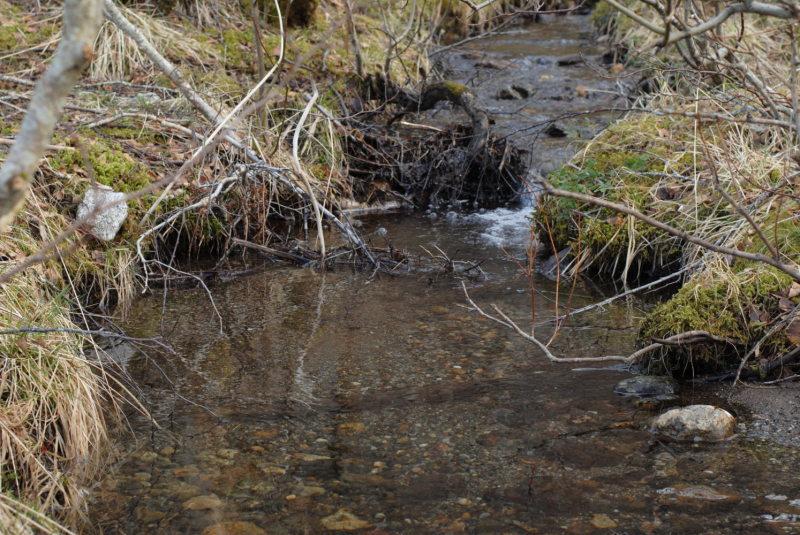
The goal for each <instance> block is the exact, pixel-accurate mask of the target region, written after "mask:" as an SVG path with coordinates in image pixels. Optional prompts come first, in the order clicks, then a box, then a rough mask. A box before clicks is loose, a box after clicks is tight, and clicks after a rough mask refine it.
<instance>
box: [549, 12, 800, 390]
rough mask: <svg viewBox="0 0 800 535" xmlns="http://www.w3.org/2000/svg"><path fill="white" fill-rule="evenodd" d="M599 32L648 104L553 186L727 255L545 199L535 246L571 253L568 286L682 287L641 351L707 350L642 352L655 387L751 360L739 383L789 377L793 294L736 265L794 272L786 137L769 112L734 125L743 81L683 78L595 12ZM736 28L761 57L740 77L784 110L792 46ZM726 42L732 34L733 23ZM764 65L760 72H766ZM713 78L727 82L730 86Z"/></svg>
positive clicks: (792, 284)
mask: <svg viewBox="0 0 800 535" xmlns="http://www.w3.org/2000/svg"><path fill="white" fill-rule="evenodd" d="M636 6H638V7H637V9H638V10H639V11H637V12H639V13H641V14H642V15H648V13H647V11H646V10H645V9H644V7H643V6H641V5H640V4H638V3H637V4H636ZM594 19H595V22H596V24H598V25H599V27H600V28H602V29H603V30H604V31H606V32H610V33H609V35H610V36H611V38H612V40H614V41H617V42H619V43H621V44H622V45H623V46H625V47H626V48H627V49H628V50H629V53H628V55H627V57H626V58H625V60H626V63H627V64H628V66H629V67H630V68H631V69H633V71H634V72H635V73H636V74H635V75H630V76H627V75H626V76H625V79H626V80H627V83H630V84H635V85H637V86H638V87H639V88H640V89H642V90H643V91H644V94H643V95H642V96H641V97H640V98H639V99H638V101H637V102H636V103H635V105H634V106H633V108H634V109H633V110H632V111H631V112H630V113H629V114H628V115H627V116H626V118H625V119H623V120H620V121H617V122H616V123H615V124H613V125H612V126H611V127H610V128H609V129H608V130H606V131H605V132H603V133H602V134H600V135H599V136H597V137H595V138H594V139H592V140H591V141H590V142H588V143H586V144H585V146H584V147H583V149H582V150H581V151H580V152H579V153H578V154H577V155H576V156H575V158H573V159H572V161H571V162H570V163H569V164H568V165H566V166H564V167H562V168H561V169H559V170H557V171H556V172H554V173H553V174H552V175H551V177H550V183H551V184H552V185H553V186H554V187H555V188H560V189H563V190H568V191H572V192H577V193H584V194H586V195H588V196H590V197H594V198H597V199H601V200H603V201H609V202H613V203H616V204H619V205H622V206H624V207H626V208H627V209H633V210H635V211H638V212H639V213H640V214H643V215H644V216H647V217H650V218H653V219H655V220H657V221H658V222H660V223H662V224H666V225H669V226H670V227H672V228H674V229H676V232H677V233H680V232H683V233H687V234H691V235H693V236H695V237H697V238H699V239H702V240H705V241H706V242H711V243H712V244H714V246H715V247H717V248H726V247H727V248H728V250H733V252H734V253H736V254H734V255H731V254H730V253H727V252H725V251H720V252H714V251H711V250H708V249H707V248H704V247H701V246H699V245H695V244H693V243H690V242H689V241H687V240H685V239H683V238H681V237H676V235H675V234H670V233H669V232H667V231H665V230H662V229H657V228H655V227H653V226H650V225H648V224H646V223H645V222H644V221H642V220H640V219H637V218H636V217H634V216H632V215H626V214H624V213H620V212H618V211H616V210H613V209H610V208H602V207H598V206H596V205H595V204H594V203H592V202H588V201H585V202H584V201H576V200H574V199H565V198H558V197H547V198H546V199H545V201H544V203H543V209H542V211H541V212H539V213H538V214H537V215H536V219H537V223H538V229H539V230H540V232H541V233H542V235H543V236H544V238H543V239H542V241H543V243H545V244H548V243H549V241H550V240H549V237H548V234H549V235H551V236H552V239H553V242H554V244H555V248H556V250H561V249H563V248H565V247H568V246H571V247H572V251H573V252H575V253H577V252H578V251H580V253H579V254H573V257H572V259H571V260H570V261H569V266H568V271H569V273H571V274H576V273H587V274H589V273H593V274H600V275H602V276H606V277H608V276H611V277H614V278H615V279H618V280H621V281H625V282H627V283H628V284H630V285H631V286H632V287H635V286H637V285H638V282H639V281H648V280H656V279H659V278H661V277H664V276H666V275H669V274H677V275H680V277H679V278H673V279H665V281H664V284H674V282H675V281H680V282H679V284H680V286H679V289H678V290H677V291H676V292H675V293H674V295H672V297H670V298H669V299H668V300H666V301H664V302H663V303H661V304H660V305H659V306H657V307H656V308H655V309H654V310H653V311H652V312H650V313H649V314H648V315H647V316H646V317H645V318H644V320H643V321H642V323H641V324H640V326H639V342H640V344H642V345H643V346H646V345H648V344H650V343H652V342H655V341H658V340H664V339H667V338H669V337H672V336H676V335H681V334H682V333H687V332H703V333H708V335H709V336H705V335H702V336H699V337H696V339H694V340H691V341H689V342H688V343H686V344H682V343H677V344H671V345H663V346H662V347H660V348H659V349H656V350H655V351H651V352H649V353H648V354H646V355H645V356H644V357H642V358H641V359H640V360H641V363H642V364H643V365H644V367H645V368H646V369H647V370H649V371H650V372H651V373H670V374H672V375H676V376H678V377H684V378H692V377H698V376H703V375H709V374H710V375H719V374H723V373H725V372H728V371H730V370H731V369H733V371H734V372H735V371H736V369H737V368H738V366H739V364H740V362H742V359H743V357H745V355H747V356H748V359H749V362H748V363H747V366H745V367H744V370H743V372H742V377H743V378H744V377H749V378H753V377H755V378H758V377H762V378H763V377H769V378H772V379H774V378H777V377H779V376H784V377H785V376H788V375H791V374H792V373H793V372H792V371H791V370H792V368H791V366H790V365H789V364H790V362H793V360H792V359H793V356H794V349H795V348H796V347H797V344H798V342H800V338H798V337H797V335H796V334H795V330H796V329H797V328H798V327H797V326H798V323H796V322H795V321H794V310H795V307H796V306H797V304H798V296H800V291H799V290H798V289H800V284H798V282H797V281H796V280H793V279H792V277H791V276H790V275H788V274H787V273H785V272H782V271H780V270H779V269H776V268H775V267H773V266H769V265H767V264H765V263H763V262H757V261H754V260H752V259H747V258H737V255H738V253H739V252H741V253H743V254H745V255H746V254H750V255H751V257H752V255H753V254H761V255H766V256H773V257H775V255H780V259H781V261H782V262H784V263H785V264H786V265H787V266H788V269H789V270H791V269H794V270H796V269H797V267H796V266H797V264H796V263H795V261H796V255H797V253H798V251H800V234H798V233H797V230H796V227H797V224H796V218H795V211H796V209H797V202H796V197H795V195H796V192H797V190H796V185H795V182H796V177H797V171H796V169H797V163H796V161H795V154H796V153H795V145H794V134H793V133H792V129H791V125H790V127H788V128H787V127H786V124H784V123H781V122H780V121H772V123H771V122H770V120H762V119H759V117H761V116H762V115H761V114H763V113H769V112H768V111H765V108H763V107H759V106H760V105H759V104H758V101H757V99H756V100H755V101H754V102H753V104H752V105H753V106H754V107H753V109H752V110H750V111H748V114H749V115H746V116H743V115H741V113H742V108H741V107H742V106H743V104H742V102H744V101H747V102H750V100H751V98H752V91H754V88H753V87H752V86H747V85H746V84H744V85H742V84H741V83H739V80H740V79H739V78H738V76H739V72H740V71H739V70H735V71H734V70H730V69H729V70H725V68H723V67H721V66H720V67H713V69H717V68H718V69H720V70H719V73H718V74H715V75H712V74H708V75H707V76H705V77H703V76H704V75H702V74H700V75H699V74H698V73H697V71H695V70H693V69H692V68H691V67H687V64H686V61H689V60H686V58H685V57H682V56H681V55H680V54H679V53H678V50H677V49H676V47H675V46H672V47H668V48H666V49H656V48H655V38H654V37H653V34H651V33H650V32H649V30H647V29H645V28H643V27H641V26H639V25H637V24H636V23H634V22H632V21H631V19H629V18H627V17H626V16H625V15H622V14H620V13H618V12H615V11H614V10H612V9H611V8H609V7H608V6H606V5H604V4H601V6H600V7H599V8H598V9H597V10H596V11H595V14H594ZM745 24H746V28H745V30H744V35H748V36H753V37H752V38H751V41H750V42H748V41H747V38H745V41H744V43H743V44H742V47H744V49H746V50H751V49H752V48H753V47H758V50H759V52H758V53H755V52H753V53H749V54H748V53H745V54H744V55H743V56H742V59H741V60H736V61H740V63H736V69H742V70H744V69H749V70H750V71H753V72H755V71H758V72H764V76H765V83H768V84H773V85H774V87H776V88H777V89H775V91H776V95H777V94H780V95H783V96H782V97H780V98H789V99H790V98H791V94H792V92H791V90H790V88H789V87H788V86H787V85H786V84H784V83H783V82H782V81H781V80H783V78H781V76H782V75H784V74H786V72H787V69H789V67H790V65H791V45H790V40H788V39H785V38H784V36H783V34H782V33H780V32H778V31H776V30H774V29H773V28H772V27H770V26H769V23H766V22H764V21H762V20H757V19H752V20H750V19H747V20H746V21H745ZM721 31H722V32H723V33H724V32H733V23H732V22H729V23H726V26H724V30H721ZM737 54H739V52H737ZM709 61H711V60H709ZM719 61H720V62H721V63H720V65H721V64H726V65H727V63H725V61H723V60H719ZM732 61H733V60H732ZM741 62H744V64H746V65H745V66H742V65H743V64H742V63H741ZM766 62H768V63H769V65H770V66H771V68H770V69H769V70H764V69H763V68H762V67H763V65H765V64H766ZM715 65H716V64H715ZM708 68H709V69H712V67H708ZM713 69H712V70H713ZM709 72H710V71H709ZM748 72H749V71H748ZM698 76H699V77H700V78H698ZM715 76H723V77H724V76H727V77H728V78H727V82H726V83H722V82H721V79H720V80H718V79H717V78H715ZM774 98H779V97H778V96H774ZM762 104H763V105H764V106H767V108H768V106H769V105H768V103H767V101H766V100H765V101H764V102H762ZM748 105H749V104H748ZM787 124H788V123H787ZM729 201H730V202H729ZM741 211H746V212H747V217H748V218H749V219H750V222H748V221H747V220H746V218H744V217H742V216H741V215H740V213H741ZM759 233H760V234H759ZM787 355H788V357H786V358H784V357H785V356H787ZM782 359H783V360H782ZM787 359H788V360H787Z"/></svg>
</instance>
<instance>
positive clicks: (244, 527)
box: [201, 522, 267, 535]
mask: <svg viewBox="0 0 800 535" xmlns="http://www.w3.org/2000/svg"><path fill="white" fill-rule="evenodd" d="M266 533H267V532H266V531H264V530H263V529H261V528H260V527H258V526H256V525H255V524H251V523H250V522H220V523H219V524H214V525H213V526H208V527H207V528H206V529H204V530H203V533H202V534H201V535H266Z"/></svg>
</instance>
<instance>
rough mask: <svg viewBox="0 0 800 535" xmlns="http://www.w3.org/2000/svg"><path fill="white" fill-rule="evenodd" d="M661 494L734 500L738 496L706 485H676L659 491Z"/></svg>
mask: <svg viewBox="0 0 800 535" xmlns="http://www.w3.org/2000/svg"><path fill="white" fill-rule="evenodd" d="M657 492H658V493H659V494H666V495H672V496H677V497H678V498H693V499H696V500H734V499H737V498H738V496H734V495H733V494H725V493H722V492H719V491H717V490H716V489H713V488H711V487H706V486H705V485H676V486H674V487H667V488H664V489H661V490H658V491H657Z"/></svg>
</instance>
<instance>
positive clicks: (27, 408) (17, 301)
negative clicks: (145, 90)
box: [0, 213, 111, 526]
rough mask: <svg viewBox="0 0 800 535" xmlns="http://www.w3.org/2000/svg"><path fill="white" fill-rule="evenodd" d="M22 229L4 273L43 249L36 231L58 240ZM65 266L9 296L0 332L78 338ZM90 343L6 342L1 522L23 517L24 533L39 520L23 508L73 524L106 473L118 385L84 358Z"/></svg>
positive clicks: (9, 289) (43, 271)
mask: <svg viewBox="0 0 800 535" xmlns="http://www.w3.org/2000/svg"><path fill="white" fill-rule="evenodd" d="M19 220H21V221H23V222H24V223H23V226H17V225H15V226H14V227H12V229H11V231H10V232H8V233H5V234H3V235H2V237H0V254H1V255H2V257H3V258H4V261H3V262H2V263H0V271H5V270H7V269H11V268H12V267H13V266H14V265H15V264H16V263H17V262H19V261H21V259H23V258H24V257H25V256H26V251H27V252H28V253H30V252H33V251H35V250H36V249H37V248H38V246H39V245H38V244H39V243H40V241H39V239H38V238H36V237H34V236H33V234H32V233H31V228H32V227H30V226H28V225H29V224H31V223H33V221H34V220H36V223H37V224H38V229H39V232H54V231H55V230H56V229H55V228H52V225H51V223H52V222H51V221H48V220H44V219H41V218H38V217H37V216H36V215H35V214H32V213H26V214H23V216H22V217H21V218H19V219H18V221H19ZM58 264H59V263H58V262H57V261H52V262H49V263H46V264H41V265H38V266H36V267H35V268H31V269H28V270H26V271H24V272H22V273H21V274H19V275H18V276H16V277H14V278H13V279H11V280H10V281H9V282H6V283H4V284H3V285H2V286H0V318H2V320H0V329H3V330H6V329H19V328H26V327H41V328H67V329H70V328H72V329H74V328H76V325H75V324H74V323H73V321H72V320H71V317H72V314H71V313H72V311H73V306H72V304H71V303H70V301H69V299H70V298H71V297H72V296H73V294H72V293H71V292H70V289H71V288H73V287H74V286H73V285H74V281H73V280H65V279H64V278H63V276H62V273H63V271H62V270H61V269H60V267H61V266H59V265H58ZM62 288H63V289H62ZM90 343H91V341H90V340H87V339H85V338H84V337H82V336H80V335H76V334H71V333H66V332H53V333H46V334H29V333H22V334H15V335H4V336H0V354H1V355H2V358H0V361H1V362H2V366H0V495H2V500H0V502H2V503H1V504H0V518H2V516H8V515H10V514H11V513H10V512H9V511H17V512H18V513H19V512H20V511H22V512H21V514H20V516H19V518H18V519H17V520H16V522H17V524H18V525H20V526H23V525H25V524H26V523H30V522H29V520H30V521H33V520H34V519H35V518H36V516H33V517H30V515H28V514H26V513H25V509H24V508H23V509H20V508H19V507H16V506H15V505H14V501H15V500H21V501H23V502H25V503H28V504H33V505H34V506H35V507H36V508H37V509H38V510H40V511H45V512H48V513H49V514H54V515H55V516H59V517H62V518H64V519H66V520H68V521H74V520H75V519H76V516H79V515H80V511H84V510H85V509H86V495H85V493H84V492H83V490H82V486H83V485H86V484H88V483H89V482H90V481H91V480H92V479H93V478H94V476H95V475H96V473H97V472H98V469H99V467H101V466H102V464H103V460H104V452H103V448H102V447H99V446H98V445H102V444H103V443H104V441H105V437H106V425H105V423H106V417H105V415H104V411H103V409H102V406H103V404H104V403H105V402H107V401H108V400H109V399H111V398H110V394H111V390H110V384H109V383H108V382H106V380H105V379H104V375H103V374H98V373H97V372H98V371H99V370H97V369H96V364H95V363H92V362H90V361H88V360H87V359H86V358H85V357H84V355H83V351H82V349H83V347H84V346H85V345H88V344H90ZM29 517H30V518H29ZM0 521H1V520H0ZM8 525H14V524H13V523H12V524H8Z"/></svg>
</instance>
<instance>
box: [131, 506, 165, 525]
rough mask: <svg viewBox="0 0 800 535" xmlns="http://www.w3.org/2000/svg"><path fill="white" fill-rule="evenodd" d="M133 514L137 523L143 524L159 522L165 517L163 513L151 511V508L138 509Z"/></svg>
mask: <svg viewBox="0 0 800 535" xmlns="http://www.w3.org/2000/svg"><path fill="white" fill-rule="evenodd" d="M133 514H134V516H135V517H136V521H137V522H141V523H142V524H152V523H153V522H159V521H161V519H163V518H164V516H165V515H164V513H162V512H161V511H156V510H155V509H151V508H149V507H137V508H136V509H135V510H134V512H133Z"/></svg>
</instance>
